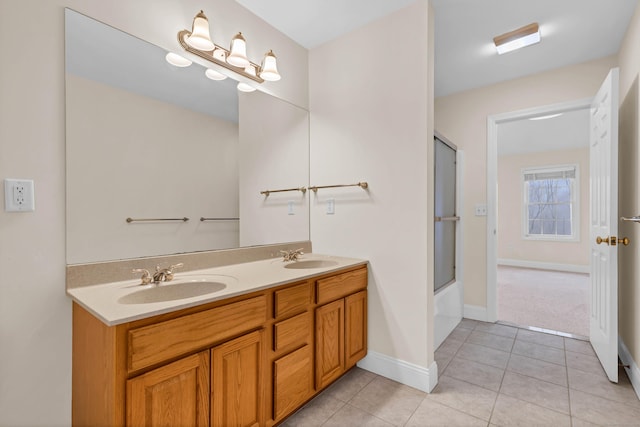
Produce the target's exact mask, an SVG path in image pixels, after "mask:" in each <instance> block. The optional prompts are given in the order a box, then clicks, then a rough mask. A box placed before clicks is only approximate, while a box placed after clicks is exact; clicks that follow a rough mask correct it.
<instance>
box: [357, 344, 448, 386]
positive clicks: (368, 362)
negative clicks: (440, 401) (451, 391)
mask: <svg viewBox="0 0 640 427" xmlns="http://www.w3.org/2000/svg"><path fill="white" fill-rule="evenodd" d="M358 367H360V368H362V369H366V370H367V371H371V372H373V373H374V374H378V375H382V376H383V377H386V378H389V379H391V380H394V381H397V382H399V383H402V384H405V385H408V386H409V387H413V388H417V389H418V390H422V391H424V392H426V393H430V392H431V390H433V389H434V387H435V386H436V384H438V365H436V362H433V363H432V364H431V366H430V367H429V368H424V367H422V366H418V365H414V364H413V363H409V362H405V361H403V360H400V359H395V358H393V357H389V356H387V355H385V354H382V353H377V352H375V351H371V350H369V351H368V352H367V356H366V357H365V358H364V359H362V360H361V361H359V362H358Z"/></svg>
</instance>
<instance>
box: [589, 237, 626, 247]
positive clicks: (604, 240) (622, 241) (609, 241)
mask: <svg viewBox="0 0 640 427" xmlns="http://www.w3.org/2000/svg"><path fill="white" fill-rule="evenodd" d="M596 243H597V244H601V243H606V244H607V245H611V246H615V245H617V244H618V243H620V244H621V245H625V246H627V245H629V243H631V240H629V238H628V237H622V238H620V239H618V238H617V237H616V236H607V237H605V238H602V237H600V236H598V237H596Z"/></svg>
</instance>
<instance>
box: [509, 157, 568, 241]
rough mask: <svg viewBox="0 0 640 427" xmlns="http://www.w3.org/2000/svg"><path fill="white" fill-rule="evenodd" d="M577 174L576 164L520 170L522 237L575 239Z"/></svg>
mask: <svg viewBox="0 0 640 427" xmlns="http://www.w3.org/2000/svg"><path fill="white" fill-rule="evenodd" d="M577 175H578V167H577V166H576V165H571V166H560V167H550V168H536V169H525V170H523V171H522V178H523V183H524V209H523V213H524V215H523V217H524V218H523V219H524V221H523V232H524V237H525V238H527V239H550V240H578V238H579V235H578V232H579V228H580V227H579V218H578V212H580V208H579V205H578V197H577V195H578V180H577V179H576V178H577Z"/></svg>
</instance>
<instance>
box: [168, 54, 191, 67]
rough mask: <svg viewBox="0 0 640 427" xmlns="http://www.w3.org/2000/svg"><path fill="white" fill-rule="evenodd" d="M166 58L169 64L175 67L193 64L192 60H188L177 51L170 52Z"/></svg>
mask: <svg viewBox="0 0 640 427" xmlns="http://www.w3.org/2000/svg"><path fill="white" fill-rule="evenodd" d="M164 58H165V59H166V60H167V62H168V63H169V64H171V65H173V66H175V67H188V66H189V65H191V61H190V60H188V59H187V58H185V57H184V56H181V55H178V54H177V53H173V52H169V53H167V56H165V57H164Z"/></svg>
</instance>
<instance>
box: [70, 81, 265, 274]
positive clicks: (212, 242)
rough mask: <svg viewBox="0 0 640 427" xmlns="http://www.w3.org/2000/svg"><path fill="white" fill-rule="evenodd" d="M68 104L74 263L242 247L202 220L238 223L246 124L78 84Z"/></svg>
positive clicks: (230, 232)
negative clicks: (130, 221)
mask: <svg viewBox="0 0 640 427" xmlns="http://www.w3.org/2000/svg"><path fill="white" fill-rule="evenodd" d="M263 96H265V97H268V96H267V95H263ZM96 99H99V100H100V102H95V101H96ZM66 104H67V111H66V115H67V140H66V151H67V263H69V264H78V263H87V262H98V261H106V260H114V259H125V258H136V257H143V256H153V255H163V254H171V253H182V252H193V251H203V250H211V249H225V248H235V247H238V238H239V237H238V222H237V221H233V222H222V223H218V222H215V223H214V222H206V223H203V222H201V221H200V220H199V218H200V217H203V216H204V217H237V216H238V124H237V123H235V122H230V121H227V120H222V119H219V118H216V117H212V116H209V115H206V114H202V113H197V112H195V111H192V110H188V109H186V108H181V107H178V106H176V105H174V104H170V103H167V102H162V101H158V100H156V99H153V98H149V97H146V96H142V95H138V94H135V93H131V92H127V91H125V90H122V89H118V88H114V87H112V86H108V85H105V84H101V83H97V82H95V81H92V80H87V79H85V78H82V77H78V76H74V75H72V74H67V76H66ZM128 217H134V218H182V217H187V218H190V220H189V221H188V222H174V223H145V224H128V223H126V222H125V218H128ZM98 224H99V226H97V225H98ZM98 242H99V244H98Z"/></svg>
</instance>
